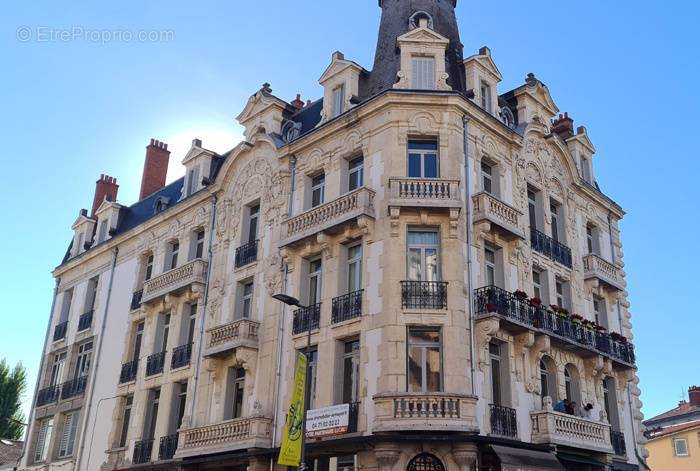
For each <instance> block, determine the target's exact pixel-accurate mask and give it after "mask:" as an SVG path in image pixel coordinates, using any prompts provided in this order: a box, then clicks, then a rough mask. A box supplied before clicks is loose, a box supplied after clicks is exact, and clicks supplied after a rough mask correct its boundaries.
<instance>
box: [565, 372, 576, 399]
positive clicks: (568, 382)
mask: <svg viewBox="0 0 700 471" xmlns="http://www.w3.org/2000/svg"><path fill="white" fill-rule="evenodd" d="M564 390H565V391H566V398H567V399H568V400H570V401H573V400H574V388H573V378H572V377H571V373H570V372H569V368H564Z"/></svg>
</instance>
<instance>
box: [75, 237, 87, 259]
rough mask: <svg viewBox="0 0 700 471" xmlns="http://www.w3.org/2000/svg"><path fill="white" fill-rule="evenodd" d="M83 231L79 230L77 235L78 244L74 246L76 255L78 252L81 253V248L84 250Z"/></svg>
mask: <svg viewBox="0 0 700 471" xmlns="http://www.w3.org/2000/svg"><path fill="white" fill-rule="evenodd" d="M84 245H85V233H84V232H81V233H80V234H79V235H78V246H77V247H76V250H75V254H76V255H78V254H79V253H82V252H83V250H85V247H84Z"/></svg>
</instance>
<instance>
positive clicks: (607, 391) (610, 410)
mask: <svg viewBox="0 0 700 471" xmlns="http://www.w3.org/2000/svg"><path fill="white" fill-rule="evenodd" d="M603 404H604V405H605V413H606V414H608V422H610V427H611V428H612V430H613V431H616V432H619V431H620V416H619V414H618V412H617V393H616V391H615V378H612V377H610V376H608V377H607V378H605V379H604V380H603Z"/></svg>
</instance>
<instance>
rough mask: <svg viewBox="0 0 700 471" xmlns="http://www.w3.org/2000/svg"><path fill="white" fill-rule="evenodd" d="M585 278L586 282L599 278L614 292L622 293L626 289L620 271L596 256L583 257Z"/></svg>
mask: <svg viewBox="0 0 700 471" xmlns="http://www.w3.org/2000/svg"><path fill="white" fill-rule="evenodd" d="M583 278H584V279H586V280H588V279H590V278H597V279H598V280H599V281H601V282H603V283H604V284H605V285H607V286H609V287H611V288H612V289H614V290H619V291H622V290H623V289H624V288H623V286H622V276H620V269H619V268H618V267H617V266H615V265H613V264H612V263H608V262H606V261H605V260H603V259H602V258H601V257H600V256H598V255H596V254H589V255H586V256H585V257H583Z"/></svg>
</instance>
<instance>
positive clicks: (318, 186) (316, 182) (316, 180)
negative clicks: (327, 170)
mask: <svg viewBox="0 0 700 471" xmlns="http://www.w3.org/2000/svg"><path fill="white" fill-rule="evenodd" d="M325 196H326V176H325V174H323V173H321V174H320V175H316V176H315V177H313V178H312V179H311V207H312V208H315V207H316V206H320V205H322V204H323V202H324V200H325Z"/></svg>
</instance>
